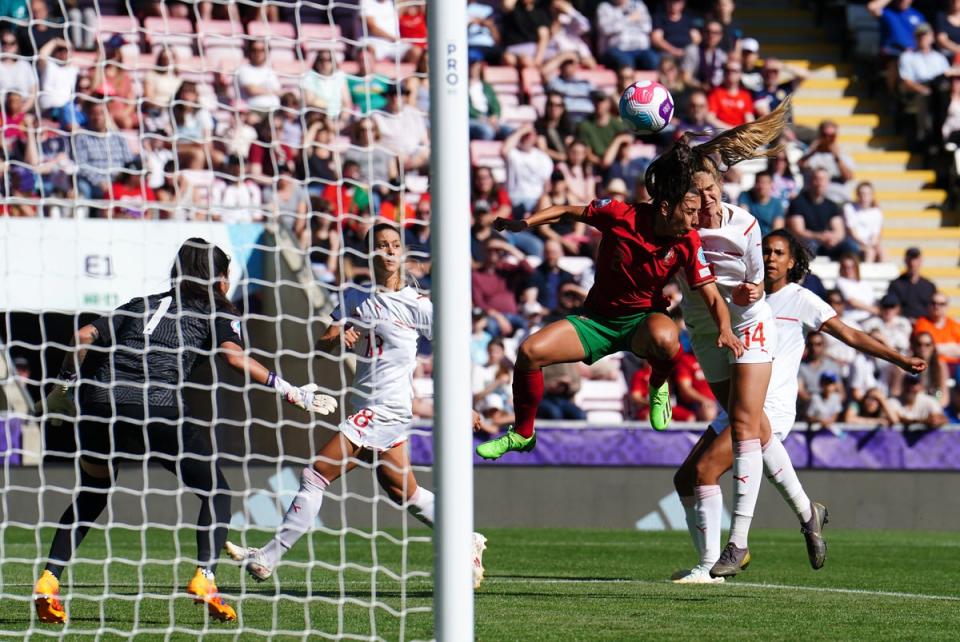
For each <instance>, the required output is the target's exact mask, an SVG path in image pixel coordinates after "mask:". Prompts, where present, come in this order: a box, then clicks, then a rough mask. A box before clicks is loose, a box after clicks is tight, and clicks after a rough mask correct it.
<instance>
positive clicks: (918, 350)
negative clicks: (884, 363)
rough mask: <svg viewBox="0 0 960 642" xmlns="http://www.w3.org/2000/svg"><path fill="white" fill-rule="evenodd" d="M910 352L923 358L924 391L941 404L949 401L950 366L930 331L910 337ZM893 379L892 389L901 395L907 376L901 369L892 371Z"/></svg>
mask: <svg viewBox="0 0 960 642" xmlns="http://www.w3.org/2000/svg"><path fill="white" fill-rule="evenodd" d="M910 354H911V355H912V356H914V357H919V358H920V359H923V362H924V363H925V364H926V365H927V368H926V370H924V371H923V372H921V373H920V375H919V376H918V378H919V379H920V382H921V384H922V385H923V391H924V392H925V393H926V394H928V395H930V396H931V397H933V398H934V399H936V400H937V402H938V403H940V404H941V405H943V404H945V403H946V402H947V391H948V388H949V378H950V368H949V366H948V365H947V364H946V363H945V362H944V360H943V355H941V354H940V350H939V346H938V345H937V342H936V341H934V338H933V336H932V335H931V334H930V333H929V332H914V333H913V336H911V337H910ZM891 375H892V378H893V379H892V381H891V383H890V391H891V392H892V393H893V394H895V395H899V394H901V393H902V392H903V389H904V387H905V386H904V382H905V376H904V374H903V372H902V371H901V370H895V371H893V372H891Z"/></svg>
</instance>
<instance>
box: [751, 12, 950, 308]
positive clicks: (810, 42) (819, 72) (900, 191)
mask: <svg viewBox="0 0 960 642" xmlns="http://www.w3.org/2000/svg"><path fill="white" fill-rule="evenodd" d="M737 20H738V21H739V22H740V23H741V26H742V27H743V30H744V33H746V34H748V35H749V36H750V37H754V38H756V39H757V40H759V42H760V53H761V55H762V56H776V57H778V58H783V59H785V62H786V63H787V64H789V65H793V66H796V67H801V68H804V69H806V70H807V71H808V72H809V77H808V79H807V81H806V82H804V83H803V85H801V87H800V88H799V89H798V90H797V92H796V94H795V96H794V114H795V118H794V121H795V122H796V124H798V125H801V126H804V127H811V128H816V127H817V125H818V124H819V123H820V121H822V120H828V119H829V120H833V121H835V122H836V123H837V125H838V126H839V141H840V144H841V146H842V148H843V150H844V151H845V152H847V153H849V154H850V155H851V156H852V157H853V160H854V163H855V165H856V168H855V172H854V180H853V181H851V182H850V183H849V184H848V186H849V187H850V188H851V190H852V188H853V187H854V185H855V184H856V183H857V182H858V181H861V180H869V181H871V182H873V183H874V187H875V188H876V190H877V202H878V203H879V205H880V207H881V208H882V209H883V212H884V230H883V245H884V251H885V252H886V255H887V258H888V260H889V261H890V262H891V263H895V264H897V265H899V264H900V261H901V257H902V256H903V252H904V250H905V249H906V248H908V247H912V246H917V247H920V248H922V249H923V250H924V265H925V273H926V274H927V276H928V277H929V278H931V279H934V280H935V282H936V283H937V285H938V286H939V287H941V288H942V289H944V291H946V292H947V293H948V294H949V295H950V297H951V306H952V308H953V312H954V313H956V314H957V315H960V227H957V225H958V224H960V213H954V212H943V211H941V209H940V208H941V206H942V205H943V203H944V201H945V200H946V196H947V194H946V192H944V191H943V190H940V189H932V188H931V186H932V185H933V184H934V181H935V178H936V177H935V175H934V172H932V171H930V170H927V169H924V168H923V163H922V159H921V158H918V157H917V156H915V155H913V154H910V153H909V152H908V151H906V150H907V143H908V141H907V140H906V139H905V138H904V137H903V136H900V135H898V134H897V133H896V129H895V127H894V123H893V120H892V118H891V117H890V116H888V115H886V114H885V112H884V109H883V102H882V101H878V100H877V99H875V98H869V97H868V94H869V92H868V91H867V87H866V86H865V84H864V83H861V82H860V81H859V80H858V79H857V78H856V77H855V75H854V72H853V69H852V67H851V65H850V64H849V63H847V62H845V61H844V60H843V58H842V55H841V50H840V47H839V45H838V44H837V41H836V40H835V39H833V40H831V39H828V37H827V35H826V30H825V29H824V28H823V27H822V26H818V25H816V24H815V23H814V17H813V13H812V12H811V11H807V10H804V9H799V8H797V7H796V6H795V5H794V4H792V3H790V2H785V1H783V0H780V1H779V2H776V1H775V2H770V1H764V0H741V2H738V3H737Z"/></svg>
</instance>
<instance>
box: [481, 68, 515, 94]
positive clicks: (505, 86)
mask: <svg viewBox="0 0 960 642" xmlns="http://www.w3.org/2000/svg"><path fill="white" fill-rule="evenodd" d="M483 79H484V80H485V81H486V82H487V84H489V85H490V86H492V87H493V89H494V91H496V92H497V93H498V94H499V93H500V92H504V93H509V94H518V93H520V76H519V75H518V74H517V70H516V69H514V68H513V67H493V66H491V67H487V68H486V70H485V71H484V72H483Z"/></svg>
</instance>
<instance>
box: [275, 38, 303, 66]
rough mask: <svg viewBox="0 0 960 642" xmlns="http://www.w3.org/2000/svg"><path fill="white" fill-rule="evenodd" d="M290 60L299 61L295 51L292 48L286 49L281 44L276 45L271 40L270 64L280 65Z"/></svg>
mask: <svg viewBox="0 0 960 642" xmlns="http://www.w3.org/2000/svg"><path fill="white" fill-rule="evenodd" d="M291 62H300V61H299V59H298V57H297V52H295V51H294V50H293V49H288V48H286V47H283V46H279V47H278V46H277V45H275V44H273V43H272V42H271V44H270V64H271V65H273V66H274V67H276V65H282V64H287V63H291Z"/></svg>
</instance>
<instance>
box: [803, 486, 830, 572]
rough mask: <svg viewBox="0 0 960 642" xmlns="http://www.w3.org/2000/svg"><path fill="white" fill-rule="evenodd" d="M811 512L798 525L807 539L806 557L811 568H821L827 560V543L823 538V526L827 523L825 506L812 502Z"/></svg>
mask: <svg viewBox="0 0 960 642" xmlns="http://www.w3.org/2000/svg"><path fill="white" fill-rule="evenodd" d="M810 510H811V512H812V513H813V514H812V515H811V516H810V520H809V521H808V522H807V523H806V524H804V525H803V526H801V527H800V532H801V533H803V538H804V539H805V540H807V557H808V558H810V566H811V567H813V570H815V571H816V570H819V569H821V568H823V564H824V562H826V561H827V543H826V542H825V541H824V539H823V527H824V525H825V524H826V523H827V507H826V506H824V505H823V504H818V503H817V502H813V503H811V504H810Z"/></svg>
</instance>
